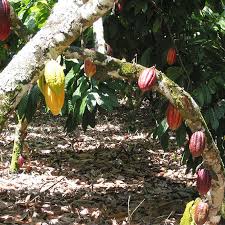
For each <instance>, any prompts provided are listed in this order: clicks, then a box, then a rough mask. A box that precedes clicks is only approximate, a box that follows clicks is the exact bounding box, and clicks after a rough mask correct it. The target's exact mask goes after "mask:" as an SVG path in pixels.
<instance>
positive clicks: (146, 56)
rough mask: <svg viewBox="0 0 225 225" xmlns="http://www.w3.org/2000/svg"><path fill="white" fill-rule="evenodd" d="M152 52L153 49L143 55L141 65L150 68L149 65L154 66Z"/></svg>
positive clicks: (147, 50)
mask: <svg viewBox="0 0 225 225" xmlns="http://www.w3.org/2000/svg"><path fill="white" fill-rule="evenodd" d="M151 52H152V49H151V48H147V49H146V50H145V51H144V52H143V54H142V55H141V59H140V61H139V63H140V64H141V65H143V66H146V67H148V66H149V65H151V64H152V60H151Z"/></svg>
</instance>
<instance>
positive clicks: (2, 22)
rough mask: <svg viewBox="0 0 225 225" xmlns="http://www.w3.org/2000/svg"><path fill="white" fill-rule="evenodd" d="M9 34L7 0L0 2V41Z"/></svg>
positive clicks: (8, 7)
mask: <svg viewBox="0 0 225 225" xmlns="http://www.w3.org/2000/svg"><path fill="white" fill-rule="evenodd" d="M9 34H10V6H9V3H8V1H7V0H0V41H4V40H6V39H7V38H8V36H9Z"/></svg>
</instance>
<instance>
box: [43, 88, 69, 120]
mask: <svg viewBox="0 0 225 225" xmlns="http://www.w3.org/2000/svg"><path fill="white" fill-rule="evenodd" d="M44 96H45V103H46V105H47V106H48V108H49V109H50V111H51V112H52V114H53V115H54V116H56V115H59V113H60V111H61V109H62V107H63V105H64V99H65V90H64V89H63V90H62V91H61V92H60V93H59V94H56V93H55V92H54V91H53V90H52V89H51V88H50V87H49V86H48V85H47V84H46V85H45V86H44Z"/></svg>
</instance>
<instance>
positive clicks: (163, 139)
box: [159, 131, 169, 150]
mask: <svg viewBox="0 0 225 225" xmlns="http://www.w3.org/2000/svg"><path fill="white" fill-rule="evenodd" d="M159 141H160V144H161V146H162V148H163V150H168V147H169V134H168V132H167V131H166V132H165V133H164V134H163V135H162V136H161V137H160V138H159Z"/></svg>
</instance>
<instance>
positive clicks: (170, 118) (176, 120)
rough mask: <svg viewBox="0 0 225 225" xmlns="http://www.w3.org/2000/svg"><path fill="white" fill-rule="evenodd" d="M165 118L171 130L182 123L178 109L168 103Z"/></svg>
mask: <svg viewBox="0 0 225 225" xmlns="http://www.w3.org/2000/svg"><path fill="white" fill-rule="evenodd" d="M166 118H167V123H168V126H169V128H170V129H171V130H176V129H177V128H179V127H180V125H181V124H182V117H181V114H180V112H179V110H178V109H177V108H176V107H175V106H173V105H172V104H171V103H169V105H168V107H167V110H166Z"/></svg>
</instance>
